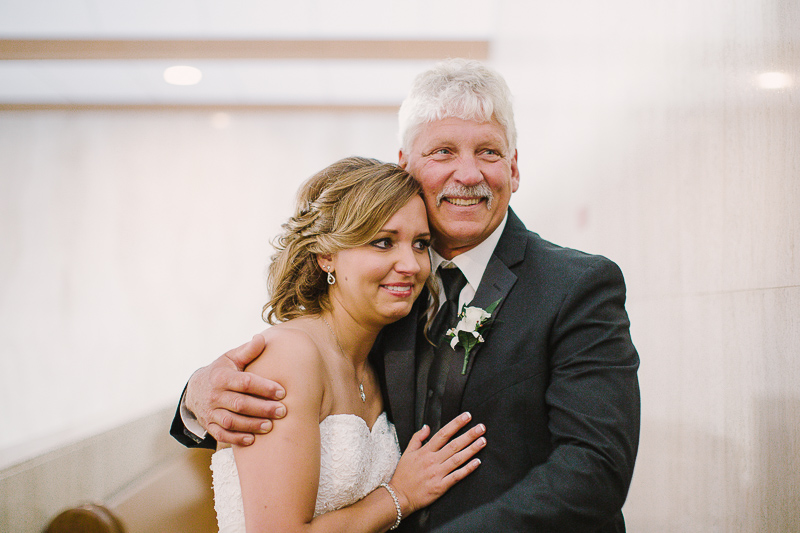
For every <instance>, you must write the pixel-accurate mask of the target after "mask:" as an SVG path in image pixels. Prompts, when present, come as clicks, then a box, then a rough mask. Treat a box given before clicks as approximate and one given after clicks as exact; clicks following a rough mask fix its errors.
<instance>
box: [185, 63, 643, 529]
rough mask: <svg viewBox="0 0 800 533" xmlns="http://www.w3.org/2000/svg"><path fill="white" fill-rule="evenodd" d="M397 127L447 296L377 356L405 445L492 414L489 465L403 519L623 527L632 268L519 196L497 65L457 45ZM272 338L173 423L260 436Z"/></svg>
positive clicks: (216, 433) (189, 438) (275, 392)
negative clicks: (468, 56)
mask: <svg viewBox="0 0 800 533" xmlns="http://www.w3.org/2000/svg"><path fill="white" fill-rule="evenodd" d="M400 133H401V143H402V148H401V150H400V154H399V156H400V158H399V159H400V166H402V167H404V168H405V169H406V170H408V171H409V173H410V174H411V175H412V176H414V177H415V178H416V179H417V180H418V181H419V182H420V183H421V184H422V188H423V195H424V200H425V204H426V208H427V213H428V220H429V224H430V228H431V232H432V234H433V237H434V240H433V253H432V265H431V266H432V270H433V271H435V272H436V276H437V279H438V280H439V285H440V287H441V289H440V294H439V301H440V302H442V304H441V307H440V309H441V311H439V312H438V313H437V318H436V319H434V320H433V324H432V325H431V326H430V330H428V331H427V335H425V333H426V332H423V330H422V325H424V324H425V323H426V320H425V317H426V316H427V315H426V308H427V307H428V304H429V301H431V299H429V298H428V297H426V296H425V294H423V296H422V297H420V298H419V300H418V301H417V303H416V305H415V307H414V309H413V310H412V312H411V313H410V314H409V316H407V317H405V318H403V319H401V320H400V321H398V322H396V323H394V324H391V325H389V326H387V327H386V328H384V330H383V331H382V332H381V335H380V337H379V339H378V341H377V342H376V344H375V346H374V348H373V350H372V353H371V362H372V364H373V365H374V368H375V369H376V372H377V373H378V375H379V376H380V379H381V382H382V386H383V391H384V403H385V406H386V409H387V411H388V412H389V413H390V415H391V417H392V419H393V421H394V424H395V427H396V430H397V434H398V439H399V441H400V445H401V446H403V447H404V446H405V445H406V444H407V443H408V441H409V439H410V438H411V435H412V434H413V432H414V431H415V430H416V429H418V428H419V427H421V426H422V425H423V424H428V425H430V426H431V429H432V430H433V431H436V429H438V427H440V425H441V423H442V421H447V420H450V419H452V418H453V417H455V416H456V415H457V414H458V413H460V412H463V411H469V412H470V413H471V414H472V417H473V420H474V421H475V422H479V423H483V424H485V426H486V428H487V431H486V438H487V441H488V444H487V446H486V448H485V449H484V450H483V451H481V452H480V454H479V457H480V459H481V462H482V463H481V466H480V467H479V468H478V469H477V470H476V471H475V472H474V473H473V474H471V475H470V476H468V477H467V478H466V479H464V480H463V481H461V482H459V483H457V484H456V485H455V486H454V487H453V488H452V489H451V490H450V491H449V492H447V493H446V494H445V495H444V496H443V497H441V498H440V499H439V500H437V501H436V502H435V503H434V504H433V505H431V506H430V507H428V508H427V509H424V510H422V511H419V512H417V513H415V514H414V515H412V516H411V517H406V519H405V520H404V521H403V524H402V525H401V530H403V531H428V530H435V531H438V532H451V531H452V532H465V531H475V532H478V531H482V532H483V531H536V532H549V531H563V532H570V533H574V532H582V531H586V532H589V531H599V532H621V531H624V530H625V525H624V521H623V518H622V513H621V511H620V509H621V507H622V504H623V503H624V501H625V498H626V496H627V492H628V488H629V486H630V481H631V476H632V474H633V466H634V461H635V457H636V451H637V446H638V438H639V388H638V380H637V375H636V374H637V369H638V365H639V357H638V355H637V353H636V350H635V348H634V346H633V344H632V342H631V339H630V333H629V322H628V317H627V313H626V311H625V284H624V281H623V278H622V273H621V272H620V270H619V268H618V267H617V266H616V265H615V264H614V263H613V262H611V261H609V260H608V259H606V258H604V257H600V256H594V255H588V254H584V253H582V252H578V251H576V250H570V249H566V248H562V247H559V246H556V245H554V244H552V243H549V242H547V241H545V240H543V239H541V238H540V237H539V236H538V235H536V234H535V233H531V232H529V231H528V230H527V229H526V228H525V226H524V225H523V224H522V222H521V221H520V220H519V218H518V217H517V216H516V215H515V214H514V212H513V210H511V209H510V208H509V205H508V204H509V200H510V198H511V195H512V193H514V192H515V191H516V190H517V188H518V186H519V179H520V176H519V169H518V166H517V150H516V129H515V126H514V117H513V110H512V106H511V96H510V91H509V90H508V87H507V86H506V83H505V81H504V80H503V79H502V78H501V77H500V76H499V75H497V74H496V73H494V72H493V71H491V70H489V69H487V68H486V67H484V66H483V65H481V64H480V63H478V62H474V61H465V60H449V61H445V62H443V63H440V64H439V65H437V66H436V67H434V68H433V69H431V70H429V71H427V72H424V73H422V74H421V75H420V76H418V78H417V79H416V81H415V84H414V86H413V88H412V90H411V93H410V95H409V96H408V98H407V99H406V100H405V101H404V102H403V105H402V107H401V109H400ZM465 305H466V306H469V308H472V309H470V313H471V314H474V315H475V316H477V317H478V318H479V319H480V318H481V317H486V314H490V315H491V316H490V317H489V318H484V319H483V320H482V321H480V320H479V322H478V323H477V324H475V323H473V324H464V323H462V324H461V326H460V329H465V328H466V331H464V332H463V333H462V334H459V333H458V332H456V331H454V326H455V322H456V320H457V317H454V316H453V315H452V314H453V311H452V309H456V310H458V309H463V308H464V306H465ZM447 308H449V309H450V310H449V311H445V309H447ZM481 311H483V312H486V314H484V313H482V312H481ZM447 312H449V313H451V314H450V315H449V316H448V317H447V318H446V319H444V324H443V325H439V324H438V322H442V319H440V318H439V316H442V315H445V314H446V313H447ZM455 329H458V328H455ZM448 331H449V332H450V333H449V334H448ZM428 338H429V339H432V340H433V341H434V343H431V342H428V341H427V339H428ZM467 340H469V343H467V342H466V341H467ZM434 344H435V346H434ZM263 348H264V345H263V339H261V338H260V337H258V336H257V337H256V338H254V339H253V340H252V341H251V342H250V343H248V344H246V345H243V346H241V347H239V348H237V349H235V350H231V351H230V352H228V353H227V354H225V355H223V356H222V357H220V358H219V359H217V360H216V361H215V362H214V363H212V364H211V365H209V366H208V367H204V368H202V369H200V370H198V371H197V372H196V373H195V374H194V375H193V376H192V378H191V379H190V381H189V384H188V385H187V390H186V391H185V396H184V398H185V401H184V402H183V403H182V405H181V408H180V409H179V413H178V414H176V419H175V422H174V424H173V435H175V437H176V438H177V439H178V440H180V441H181V442H184V443H185V444H187V445H198V443H199V445H201V446H213V445H214V439H216V440H220V441H223V442H231V443H236V444H244V445H247V444H249V443H250V442H252V438H253V433H263V432H266V431H269V429H270V427H271V424H272V421H271V420H269V419H275V418H280V417H281V416H284V415H285V414H286V412H285V408H283V407H282V405H281V404H280V402H279V400H280V399H281V398H283V395H284V394H285V392H284V391H283V389H282V388H281V387H280V385H279V384H276V383H273V382H270V381H267V380H261V379H259V378H257V377H256V376H254V375H249V374H247V373H244V372H242V371H241V370H242V369H243V368H244V366H245V365H246V364H247V363H248V362H249V361H250V360H251V359H252V358H254V357H256V356H258V354H260V353H261V351H262V350H263ZM288 393H289V394H291V391H288ZM181 411H183V416H181V413H180V412H181ZM194 417H196V419H197V421H196V422H195V421H194V420H192V419H193V418H194ZM191 425H194V427H195V429H194V430H193V431H192V430H190V429H187V428H186V426H191ZM197 425H199V426H202V427H197ZM203 428H206V429H207V430H208V432H209V433H210V434H211V435H210V436H209V435H204V430H203ZM212 437H213V438H212ZM203 438H204V439H205V440H203Z"/></svg>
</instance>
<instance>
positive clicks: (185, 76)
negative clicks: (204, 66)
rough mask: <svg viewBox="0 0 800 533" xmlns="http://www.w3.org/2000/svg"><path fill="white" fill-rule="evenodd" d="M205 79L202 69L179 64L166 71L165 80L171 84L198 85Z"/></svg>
mask: <svg viewBox="0 0 800 533" xmlns="http://www.w3.org/2000/svg"><path fill="white" fill-rule="evenodd" d="M201 79H203V73H202V72H200V69H197V68H194V67H188V66H185V65H178V66H174V67H169V68H168V69H166V70H165V71H164V81H165V82H167V83H169V84H171V85H197V84H198V83H200V80H201Z"/></svg>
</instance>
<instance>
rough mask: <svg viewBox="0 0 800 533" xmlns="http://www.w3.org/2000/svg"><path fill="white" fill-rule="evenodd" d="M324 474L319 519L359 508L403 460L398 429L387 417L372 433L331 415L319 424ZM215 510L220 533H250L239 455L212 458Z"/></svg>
mask: <svg viewBox="0 0 800 533" xmlns="http://www.w3.org/2000/svg"><path fill="white" fill-rule="evenodd" d="M319 432H320V472H319V489H318V490H317V503H316V507H315V509H314V516H317V515H320V514H322V513H327V512H328V511H334V510H336V509H340V508H342V507H346V506H348V505H350V504H353V503H355V502H357V501H358V500H360V499H361V498H363V497H364V496H366V495H367V494H369V493H370V492H372V491H373V490H375V488H377V487H378V485H380V484H381V483H384V482H387V481H389V479H390V478H391V477H392V474H393V473H394V469H395V467H396V466H397V461H398V460H399V459H400V445H399V444H398V443H397V434H396V433H395V430H394V426H393V425H392V423H391V422H389V420H388V418H387V417H386V413H381V415H380V416H379V417H378V419H377V420H376V421H375V424H374V425H373V426H372V430H371V431H370V429H369V427H368V426H367V423H366V422H365V421H364V420H363V419H362V418H360V417H358V416H356V415H348V414H340V415H330V416H328V417H326V418H325V419H324V420H323V421H322V422H320V424H319ZM211 471H212V472H213V475H214V476H213V477H214V509H215V510H216V511H217V523H218V525H219V530H220V533H244V531H245V528H244V507H243V506H242V490H241V486H240V485H239V474H238V472H237V470H236V462H235V461H234V458H233V449H232V448H226V449H224V450H219V451H218V452H216V453H214V455H212V456H211Z"/></svg>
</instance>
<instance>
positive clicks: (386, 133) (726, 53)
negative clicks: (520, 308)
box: [0, 0, 800, 533]
mask: <svg viewBox="0 0 800 533" xmlns="http://www.w3.org/2000/svg"><path fill="white" fill-rule="evenodd" d="M503 7H504V9H503V10H502V13H499V14H497V16H498V32H497V38H496V40H495V41H493V43H492V47H491V54H492V61H493V64H494V65H495V66H496V67H497V68H498V69H499V70H500V71H501V72H502V73H503V74H505V75H506V77H507V79H508V81H509V83H510V85H511V87H512V90H513V92H514V93H515V95H516V107H517V113H518V116H517V122H518V124H519V129H520V143H519V149H520V169H521V173H522V183H521V189H520V191H519V192H518V193H517V194H516V195H515V197H514V199H513V201H512V206H513V207H514V208H515V209H516V210H517V212H518V213H519V214H520V215H521V217H522V218H523V220H524V221H525V222H526V223H527V224H528V226H529V227H530V228H531V229H533V230H534V231H538V232H540V233H541V234H542V235H543V236H544V237H545V238H548V239H551V240H554V241H556V242H558V243H560V244H565V245H569V246H574V247H578V248H582V249H585V250H587V251H591V252H596V253H602V254H605V255H607V256H609V257H611V258H612V259H614V260H616V261H617V262H618V263H619V264H620V265H621V267H622V269H623V271H624V273H625V275H626V279H627V281H628V286H629V303H628V309H629V312H630V315H631V319H632V323H633V326H632V333H633V336H634V342H635V343H636V345H637V347H638V348H639V351H640V354H641V357H642V367H641V372H640V378H641V386H642V400H643V410H642V439H641V447H640V454H639V460H638V462H637V468H636V473H635V476H634V483H633V487H632V489H631V494H630V497H629V500H628V503H627V504H626V508H625V512H626V517H627V520H628V524H629V530H630V531H632V532H637V533H639V532H641V533H649V532H654V533H655V532H664V531H670V532H672V531H680V532H693V531H697V532H709V531H720V532H742V533H744V532H751V531H792V530H797V529H800V522H799V521H798V520H799V519H798V518H797V517H798V516H800V464H798V462H800V422H799V421H800V387H798V386H797V384H798V383H799V382H800V357H798V356H799V355H800V318H798V316H800V313H799V312H798V311H799V310H800V257H798V254H799V253H800V252H798V250H800V217H799V216H798V213H800V149H798V147H799V146H800V110H798V101H799V100H800V92H798V91H800V59H799V58H800V54H798V42H800V7H798V6H797V4H796V2H793V1H791V0H775V1H769V2H768V1H761V0H728V1H722V0H707V1H702V2H697V1H689V0H672V1H667V0H654V1H651V2H633V1H625V0H614V1H611V2H603V3H599V2H589V1H577V2H569V3H566V4H565V3H553V2H551V3H546V4H543V5H537V6H536V9H530V8H529V3H528V2H522V1H521V0H516V1H512V0H508V1H506V2H505V4H504V6H503ZM505 15H509V16H505ZM767 71H783V72H786V73H788V74H789V75H791V76H793V80H794V85H793V86H791V87H788V88H784V89H771V90H770V89H764V88H761V87H760V86H759V85H758V81H757V75H758V74H759V73H762V72H767ZM210 118H211V117H210V116H209V115H207V114H202V113H164V114H162V113H155V112H153V113H138V114H136V113H128V112H116V113H115V112H110V113H102V112H84V113H69V112H31V113H24V112H23V113H2V114H0V162H2V176H0V187H1V188H2V189H0V206H1V207H2V209H0V238H2V249H3V253H2V257H1V258H0V280H1V281H0V291H1V292H0V294H2V302H0V305H1V306H2V307H0V335H1V336H0V339H2V352H3V357H2V360H0V361H1V362H0V399H1V400H2V401H1V402H0V404H2V405H3V406H4V408H3V410H2V411H3V412H2V415H1V416H2V421H3V423H2V426H3V428H4V431H3V432H0V439H2V440H0V450H4V451H3V454H4V455H3V457H5V458H6V464H8V462H9V461H13V460H14V458H15V457H17V458H18V457H22V456H25V455H26V454H30V453H34V452H35V451H36V450H37V448H40V447H48V446H53V445H57V444H58V442H67V441H69V439H70V438H74V437H75V436H79V435H81V434H91V433H93V432H96V431H99V429H101V428H104V427H110V426H114V425H117V424H120V423H122V422H124V421H126V420H130V419H133V418H135V417H137V416H140V415H141V414H144V413H147V412H151V411H154V410H156V409H158V408H160V407H163V406H165V405H168V404H170V403H171V402H172V401H173V400H174V398H175V397H176V395H177V394H178V393H179V392H180V389H181V387H182V386H183V383H184V382H185V379H186V377H187V376H188V374H189V373H190V372H191V371H192V370H193V369H194V368H196V367H197V366H199V365H200V364H203V363H205V362H207V361H208V360H210V359H211V358H213V357H215V356H216V355H217V354H219V353H221V352H222V351H224V350H225V349H227V348H229V347H231V346H233V345H235V344H237V343H239V342H240V341H244V340H246V339H247V338H249V336H250V335H251V333H252V332H253V331H256V330H257V329H258V328H260V327H261V326H260V322H259V320H258V313H259V308H260V305H261V303H262V301H263V267H264V264H265V263H266V259H267V257H268V254H269V252H268V248H267V247H266V242H267V241H268V239H269V238H270V237H271V236H272V235H273V234H274V232H275V230H276V228H277V224H278V223H279V221H280V220H281V219H282V218H283V216H285V214H286V213H287V211H288V208H289V203H290V202H291V194H292V193H293V191H294V190H295V188H296V186H297V184H298V182H299V181H300V180H301V179H303V178H304V177H306V176H308V175H309V174H310V173H311V172H313V171H315V170H317V169H318V168H321V167H322V166H323V165H324V164H327V163H328V162H331V161H333V160H334V159H336V158H337V157H340V156H344V155H350V154H351V153H362V154H367V155H374V156H377V157H379V158H383V159H390V160H391V159H394V157H395V149H396V143H395V139H394V128H395V119H394V117H393V116H392V115H391V114H379V115H375V116H371V115H367V114H356V115H345V114H343V115H337V114H303V115H300V116H292V115H289V114H276V113H263V114H242V115H236V114H234V115H232V117H231V118H232V120H231V122H230V125H229V126H228V128H226V129H216V128H214V127H213V126H212V125H211V120H210ZM7 406H10V408H8V407H7ZM7 428H11V429H10V431H6V429H7Z"/></svg>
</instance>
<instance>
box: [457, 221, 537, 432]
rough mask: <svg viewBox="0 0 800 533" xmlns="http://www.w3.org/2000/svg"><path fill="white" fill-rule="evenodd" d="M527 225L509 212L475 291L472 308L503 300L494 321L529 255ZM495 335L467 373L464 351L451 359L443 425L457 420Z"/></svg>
mask: <svg viewBox="0 0 800 533" xmlns="http://www.w3.org/2000/svg"><path fill="white" fill-rule="evenodd" d="M525 231H526V230H525V226H524V225H523V224H522V222H521V221H520V220H519V219H518V218H517V217H516V215H515V214H514V213H513V211H511V209H509V212H508V222H507V223H506V228H505V230H504V231H503V235H502V236H501V237H500V241H499V242H498V243H497V247H496V248H495V252H494V253H493V254H492V257H491V259H489V264H488V265H486V270H485V271H484V273H483V278H481V283H480V285H479V286H478V290H477V291H475V298H473V300H472V302H470V304H469V305H470V306H472V307H480V308H481V309H486V308H487V307H489V306H490V305H491V304H492V303H494V302H496V301H498V300H500V303H499V304H498V305H497V308H496V309H495V310H494V313H492V320H494V319H495V318H496V317H497V316H498V314H499V313H500V310H501V309H502V308H503V304H504V303H505V300H506V297H507V296H508V293H509V292H511V289H512V287H513V286H514V284H515V283H516V281H517V276H516V274H514V273H513V272H511V270H510V268H509V267H511V266H513V265H515V264H517V263H519V262H520V261H522V259H523V258H524V256H525V242H526V240H525ZM491 335H492V328H491V327H490V328H489V331H488V332H487V333H486V339H487V341H486V342H484V343H480V344H477V345H476V346H475V347H474V348H473V349H472V350H471V351H470V354H469V361H468V362H467V371H466V374H461V370H462V368H463V364H464V349H463V348H462V347H460V346H458V347H456V350H455V352H456V353H455V354H454V356H453V357H452V358H451V360H450V373H449V376H448V378H447V385H446V387H445V393H444V398H443V400H442V425H444V424H446V423H447V422H449V421H450V420H452V419H453V418H454V417H456V416H457V415H458V414H459V413H460V410H461V404H462V397H463V395H464V388H465V387H466V385H467V380H468V379H469V375H470V371H471V370H472V367H473V365H474V363H475V359H476V358H477V357H478V354H479V353H480V351H481V349H482V348H483V345H484V344H486V343H487V342H488V339H489V338H490V337H491Z"/></svg>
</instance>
